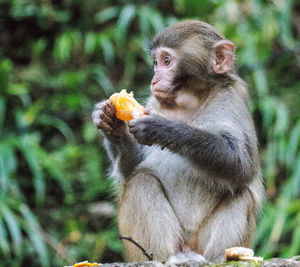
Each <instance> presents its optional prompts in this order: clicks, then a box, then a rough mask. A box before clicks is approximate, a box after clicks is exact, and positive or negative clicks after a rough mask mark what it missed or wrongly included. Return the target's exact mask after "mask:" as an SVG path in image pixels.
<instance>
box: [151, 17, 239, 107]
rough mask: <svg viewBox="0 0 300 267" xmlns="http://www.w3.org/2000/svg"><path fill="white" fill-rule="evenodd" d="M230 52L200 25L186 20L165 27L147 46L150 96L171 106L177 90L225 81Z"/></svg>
mask: <svg viewBox="0 0 300 267" xmlns="http://www.w3.org/2000/svg"><path fill="white" fill-rule="evenodd" d="M234 49H235V48H234V44H233V43H232V42H230V41H228V40H226V39H225V37H224V36H223V35H221V34H220V33H219V32H218V31H217V30H216V29H215V28H214V27H212V26H210V25H209V24H207V23H204V22H200V21H197V20H187V21H183V22H179V23H176V24H174V25H172V26H169V27H167V28H165V29H164V30H163V31H162V32H160V33H159V34H158V35H157V36H155V38H154V40H153V42H152V44H151V55H152V59H153V64H154V76H153V78H152V81H151V87H150V88H151V91H152V93H153V95H154V96H155V97H156V99H157V100H158V101H159V102H160V103H164V104H172V101H173V100H174V98H175V95H176V92H177V91H178V90H180V89H181V88H191V87H193V89H195V84H197V83H198V85H201V83H202V85H204V84H207V83H215V82H218V81H220V82H225V81H226V80H228V79H229V78H230V77H231V74H233V73H235V68H234ZM192 84H194V85H192ZM196 87H197V86H196ZM200 87H201V86H200Z"/></svg>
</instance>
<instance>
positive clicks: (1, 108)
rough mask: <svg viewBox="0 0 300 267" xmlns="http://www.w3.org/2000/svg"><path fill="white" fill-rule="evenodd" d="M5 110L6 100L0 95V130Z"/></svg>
mask: <svg viewBox="0 0 300 267" xmlns="http://www.w3.org/2000/svg"><path fill="white" fill-rule="evenodd" d="M5 111H6V101H5V98H4V97H0V130H1V129H2V128H3V124H4V119H5Z"/></svg>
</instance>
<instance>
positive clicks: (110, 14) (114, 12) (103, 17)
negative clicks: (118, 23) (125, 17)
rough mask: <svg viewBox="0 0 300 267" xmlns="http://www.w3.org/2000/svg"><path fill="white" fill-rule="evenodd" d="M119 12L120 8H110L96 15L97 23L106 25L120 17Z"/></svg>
mask: <svg viewBox="0 0 300 267" xmlns="http://www.w3.org/2000/svg"><path fill="white" fill-rule="evenodd" d="M119 11H120V8H119V7H108V8H106V9H104V10H101V11H99V12H98V13H97V14H96V15H95V22H97V23H105V22H107V21H109V20H112V19H114V18H116V17H117V16H118V14H119Z"/></svg>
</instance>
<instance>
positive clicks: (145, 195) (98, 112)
mask: <svg viewBox="0 0 300 267" xmlns="http://www.w3.org/2000/svg"><path fill="white" fill-rule="evenodd" d="M234 50H235V48H234V44H233V43H232V42H230V41H228V40H226V39H225V37H224V36H222V35H221V34H220V33H218V32H217V30H216V29H215V28H213V27H212V26H210V25H208V24H206V23H203V22H200V21H196V20H188V21H184V22H180V23H177V24H175V25H172V26H170V27H168V28H166V29H165V30H163V31H162V32H161V33H159V34H158V35H157V36H156V37H155V38H154V40H153V42H152V46H151V53H152V58H153V64H154V76H153V79H152V81H151V86H150V89H151V93H152V95H151V96H150V98H149V100H148V102H147V105H146V107H147V109H148V110H149V115H147V116H143V117H141V118H138V119H133V120H131V121H130V122H129V123H128V124H126V123H125V122H123V121H120V120H119V119H117V118H116V117H115V112H116V111H115V108H114V105H113V104H112V103H111V102H110V101H109V100H107V101H104V102H101V103H99V104H97V105H96V109H95V111H94V112H93V121H94V123H95V125H96V126H97V127H98V128H99V129H101V131H102V132H103V134H104V136H105V147H106V149H107V153H108V155H109V158H110V160H111V162H112V164H113V168H112V176H113V177H117V178H118V179H119V183H120V191H119V198H118V199H119V214H118V222H119V229H120V234H121V235H122V236H127V237H131V238H132V239H133V240H135V241H136V242H138V243H139V244H140V245H141V246H142V247H144V249H145V250H146V251H147V252H148V253H153V257H154V260H159V261H162V262H166V261H167V262H168V263H180V262H183V261H188V260H196V261H198V262H204V261H205V260H209V261H214V260H222V259H223V258H224V250H225V249H226V248H229V247H234V246H244V247H249V246H250V244H251V240H252V237H253V233H254V230H255V224H256V223H255V220H256V214H257V212H258V210H259V208H260V207H261V204H262V200H263V197H264V189H263V185H262V177H261V170H260V163H259V158H258V149H257V138H256V133H255V129H254V125H253V122H252V118H251V115H250V113H249V109H248V93H247V88H246V85H245V83H244V82H243V81H242V80H241V78H239V76H238V75H237V73H236V69H235V67H234ZM124 244H125V246H126V251H127V255H128V260H130V261H144V260H146V258H145V256H144V255H143V253H142V252H141V251H140V249H138V248H137V247H136V246H135V245H134V244H132V243H130V242H127V241H125V242H124Z"/></svg>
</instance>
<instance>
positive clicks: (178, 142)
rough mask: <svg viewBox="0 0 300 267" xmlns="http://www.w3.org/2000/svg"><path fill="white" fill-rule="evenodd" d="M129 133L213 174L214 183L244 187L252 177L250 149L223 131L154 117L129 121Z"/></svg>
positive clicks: (138, 139)
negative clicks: (218, 180) (223, 182)
mask: <svg viewBox="0 0 300 267" xmlns="http://www.w3.org/2000/svg"><path fill="white" fill-rule="evenodd" d="M129 130H130V132H131V133H133V134H134V136H135V138H136V139H137V141H138V142H139V143H141V144H145V145H152V144H156V145H160V146H161V147H162V148H168V149H169V150H170V151H172V152H175V153H179V154H180V155H182V156H183V157H185V158H188V159H189V160H190V161H191V162H192V163H193V164H195V165H196V166H199V167H200V168H201V169H203V170H205V171H208V172H209V173H210V174H213V175H212V176H213V177H216V180H217V179H222V180H223V181H225V182H226V183H228V182H229V183H230V184H231V185H232V187H234V188H235V187H240V186H243V185H245V184H246V183H247V182H249V181H250V180H251V179H252V177H253V174H254V171H255V168H254V164H253V160H252V158H251V149H252V148H251V147H250V148H249V147H248V144H246V142H245V141H244V140H243V139H242V138H241V137H240V136H233V135H231V134H230V133H229V132H227V131H226V130H224V131H222V132H212V131H210V130H208V129H198V128H194V127H191V126H189V125H188V124H185V123H182V122H179V121H172V120H168V119H165V118H163V117H161V116H157V115H154V116H153V115H152V116H145V117H143V118H141V119H137V120H133V121H131V122H130V123H129Z"/></svg>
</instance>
